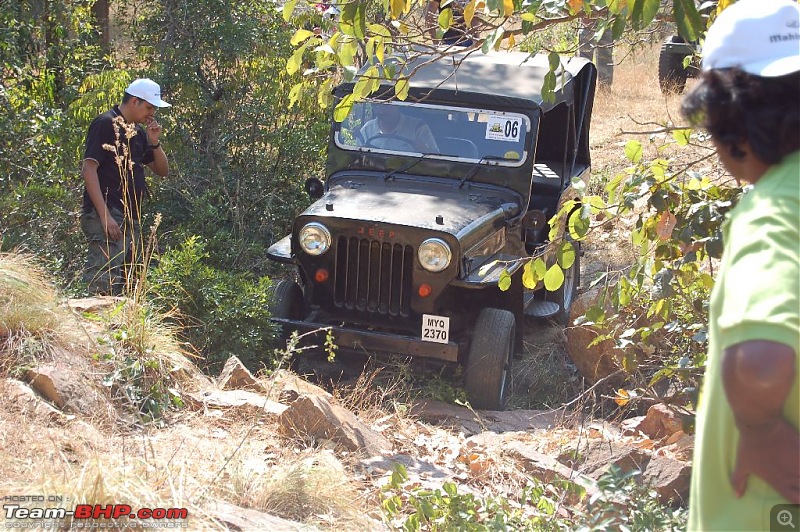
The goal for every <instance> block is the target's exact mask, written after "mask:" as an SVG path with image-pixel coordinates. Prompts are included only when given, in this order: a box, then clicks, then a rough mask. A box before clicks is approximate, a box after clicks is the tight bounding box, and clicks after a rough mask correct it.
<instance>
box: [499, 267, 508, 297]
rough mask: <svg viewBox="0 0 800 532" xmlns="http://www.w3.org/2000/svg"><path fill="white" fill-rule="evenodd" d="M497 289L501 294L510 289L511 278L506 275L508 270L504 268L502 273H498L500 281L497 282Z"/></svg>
mask: <svg viewBox="0 0 800 532" xmlns="http://www.w3.org/2000/svg"><path fill="white" fill-rule="evenodd" d="M497 287H498V288H499V289H500V290H502V291H503V292H505V291H507V290H508V289H509V288H511V276H510V275H509V274H508V270H506V269H505V268H503V271H502V272H500V279H499V280H498V281H497Z"/></svg>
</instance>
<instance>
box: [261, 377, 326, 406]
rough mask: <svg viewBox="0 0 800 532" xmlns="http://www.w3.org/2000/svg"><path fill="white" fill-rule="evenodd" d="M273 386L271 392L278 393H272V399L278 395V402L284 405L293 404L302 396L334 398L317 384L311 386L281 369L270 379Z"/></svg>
mask: <svg viewBox="0 0 800 532" xmlns="http://www.w3.org/2000/svg"><path fill="white" fill-rule="evenodd" d="M270 379H271V381H272V385H271V386H270V387H269V388H270V391H271V392H272V391H273V390H276V391H277V393H276V394H275V393H270V397H273V398H275V395H277V397H278V400H279V401H280V402H282V403H287V404H288V403H293V402H294V401H296V400H297V398H298V397H300V396H301V395H316V396H318V397H324V398H326V399H329V400H332V399H333V396H332V395H331V394H329V393H328V392H326V391H325V390H323V389H322V388H320V387H319V386H317V385H315V384H311V383H310V382H308V381H307V380H305V379H302V378H300V377H298V376H297V375H295V374H294V373H292V372H291V371H287V370H285V369H279V370H278V371H276V372H275V373H273V374H272V377H270Z"/></svg>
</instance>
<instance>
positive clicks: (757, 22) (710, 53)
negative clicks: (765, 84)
mask: <svg viewBox="0 0 800 532" xmlns="http://www.w3.org/2000/svg"><path fill="white" fill-rule="evenodd" d="M733 67H738V68H740V69H742V70H744V71H745V72H747V73H748V74H753V75H755V76H762V77H777V76H785V75H787V74H791V73H793V72H797V71H799V70H800V5H798V3H797V2H796V1H793V0H740V1H739V2H736V3H735V4H733V5H731V6H729V7H728V8H726V9H725V10H723V11H722V13H720V14H719V16H718V17H717V19H716V20H715V21H714V23H713V24H711V27H710V28H709V29H708V33H707V34H706V40H705V43H704V44H703V62H702V69H703V70H715V69H722V68H733Z"/></svg>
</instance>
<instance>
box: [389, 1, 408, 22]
mask: <svg viewBox="0 0 800 532" xmlns="http://www.w3.org/2000/svg"><path fill="white" fill-rule="evenodd" d="M405 7H406V1H405V0H392V18H400V15H402V14H403V10H404V9H405Z"/></svg>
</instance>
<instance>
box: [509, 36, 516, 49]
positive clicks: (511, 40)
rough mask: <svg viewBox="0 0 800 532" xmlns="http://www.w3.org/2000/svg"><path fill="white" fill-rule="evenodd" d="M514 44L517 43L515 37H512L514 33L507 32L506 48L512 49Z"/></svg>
mask: <svg viewBox="0 0 800 532" xmlns="http://www.w3.org/2000/svg"><path fill="white" fill-rule="evenodd" d="M516 45H517V41H516V39H514V34H513V33H509V34H508V49H509V50H513V49H514V46H516Z"/></svg>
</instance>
